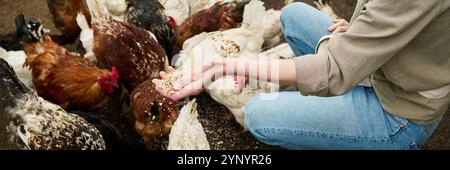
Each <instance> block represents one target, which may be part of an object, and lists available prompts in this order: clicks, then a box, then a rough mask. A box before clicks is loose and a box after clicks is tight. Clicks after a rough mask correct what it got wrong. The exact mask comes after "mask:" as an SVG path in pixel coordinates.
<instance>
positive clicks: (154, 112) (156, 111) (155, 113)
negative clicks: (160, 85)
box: [150, 104, 159, 117]
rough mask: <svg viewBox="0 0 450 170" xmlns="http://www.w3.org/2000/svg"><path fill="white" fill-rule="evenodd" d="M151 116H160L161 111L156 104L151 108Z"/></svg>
mask: <svg viewBox="0 0 450 170" xmlns="http://www.w3.org/2000/svg"><path fill="white" fill-rule="evenodd" d="M150 114H151V115H152V117H154V116H156V117H158V116H159V109H158V105H156V104H154V105H152V106H151V107H150Z"/></svg>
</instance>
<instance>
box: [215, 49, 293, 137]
mask: <svg viewBox="0 0 450 170" xmlns="http://www.w3.org/2000/svg"><path fill="white" fill-rule="evenodd" d="M294 56H295V54H294V52H293V51H292V49H291V48H290V47H289V45H288V44H287V43H285V44H281V45H279V46H277V47H274V48H272V49H270V50H268V51H265V52H263V53H261V54H259V55H257V56H255V58H253V59H273V60H277V59H292V58H293V57H294ZM248 82H249V84H248V85H247V86H245V87H244V88H241V87H240V86H239V85H237V84H236V83H235V79H234V78H233V77H225V78H222V79H219V80H218V81H216V82H214V83H213V84H211V85H210V86H209V87H208V93H209V94H210V96H211V97H212V98H213V99H214V100H215V101H217V102H218V103H220V104H223V105H224V106H226V107H227V108H228V109H229V110H230V111H231V113H232V114H233V115H234V117H235V119H236V121H237V122H238V123H239V124H240V125H241V126H242V127H243V128H244V129H246V126H245V123H244V118H245V104H246V103H247V101H248V100H250V99H251V98H252V97H255V96H256V95H258V94H263V93H273V92H278V91H279V90H280V88H281V87H280V85H279V84H277V83H272V82H266V81H258V80H254V79H250V80H249V81H248Z"/></svg>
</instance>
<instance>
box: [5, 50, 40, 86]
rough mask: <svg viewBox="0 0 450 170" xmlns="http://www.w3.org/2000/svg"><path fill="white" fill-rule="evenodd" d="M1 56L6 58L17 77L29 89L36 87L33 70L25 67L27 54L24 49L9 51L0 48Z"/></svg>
mask: <svg viewBox="0 0 450 170" xmlns="http://www.w3.org/2000/svg"><path fill="white" fill-rule="evenodd" d="M0 58H2V59H4V60H5V61H6V62H8V64H9V65H10V66H11V67H12V68H13V70H14V71H15V72H16V74H17V78H19V80H20V81H21V82H22V83H23V84H25V86H26V87H27V88H29V89H34V88H33V87H34V86H33V78H32V74H31V70H30V69H29V68H28V67H24V63H25V60H26V58H27V55H26V54H25V52H24V51H9V52H7V51H6V50H4V49H3V48H0Z"/></svg>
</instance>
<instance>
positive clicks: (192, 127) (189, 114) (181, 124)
mask: <svg viewBox="0 0 450 170" xmlns="http://www.w3.org/2000/svg"><path fill="white" fill-rule="evenodd" d="M197 116H198V112H197V103H196V100H195V99H194V100H192V101H190V102H189V103H188V104H186V105H185V106H184V107H183V108H182V109H181V111H180V114H179V115H178V118H177V120H176V121H175V123H174V124H173V126H172V129H171V131H170V135H169V146H168V150H210V146H209V142H208V139H207V138H206V134H205V131H204V129H203V126H202V124H200V122H199V121H198V119H197Z"/></svg>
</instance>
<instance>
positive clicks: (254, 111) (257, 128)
mask: <svg viewBox="0 0 450 170" xmlns="http://www.w3.org/2000/svg"><path fill="white" fill-rule="evenodd" d="M262 102H263V101H262V100H261V97H260V96H255V97H253V98H251V99H250V100H249V101H248V102H247V104H246V105H245V126H246V127H247V128H248V130H249V131H250V133H252V134H253V136H255V137H256V138H257V139H258V140H260V141H261V142H263V143H266V144H271V143H272V140H271V139H270V138H268V137H267V135H265V134H264V133H263V131H261V128H263V127H264V126H265V125H264V123H263V122H266V121H264V120H263V119H265V118H267V116H266V115H267V114H268V113H266V112H265V111H264V109H263V106H264V103H262Z"/></svg>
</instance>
